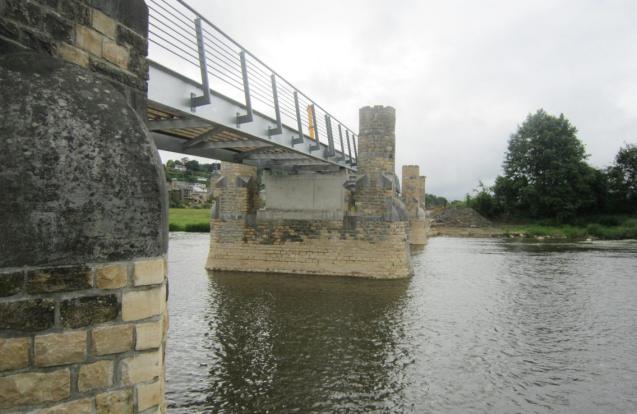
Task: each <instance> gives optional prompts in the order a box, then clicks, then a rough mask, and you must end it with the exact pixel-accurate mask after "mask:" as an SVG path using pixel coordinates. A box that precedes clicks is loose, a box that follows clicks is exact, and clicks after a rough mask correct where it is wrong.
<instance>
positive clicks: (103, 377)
mask: <svg viewBox="0 0 637 414" xmlns="http://www.w3.org/2000/svg"><path fill="white" fill-rule="evenodd" d="M111 385H113V361H97V362H93V363H92V364H86V365H82V366H81V367H80V371H79V374H78V377H77V388H78V390H79V391H80V392H84V391H87V390H91V389H96V388H106V387H110V386H111Z"/></svg>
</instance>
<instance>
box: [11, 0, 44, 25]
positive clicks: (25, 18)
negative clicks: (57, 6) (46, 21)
mask: <svg viewBox="0 0 637 414" xmlns="http://www.w3.org/2000/svg"><path fill="white" fill-rule="evenodd" d="M2 5H3V6H4V7H3V15H4V16H6V17H8V18H9V19H11V20H15V21H16V22H18V23H21V24H23V25H25V26H29V27H33V28H37V27H39V26H40V24H41V22H42V9H41V8H40V7H38V6H37V5H35V4H32V3H27V2H26V1H24V0H5V1H4V2H2Z"/></svg>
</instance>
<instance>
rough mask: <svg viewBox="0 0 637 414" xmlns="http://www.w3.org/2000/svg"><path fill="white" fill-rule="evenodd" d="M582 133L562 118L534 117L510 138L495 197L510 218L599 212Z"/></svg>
mask: <svg viewBox="0 0 637 414" xmlns="http://www.w3.org/2000/svg"><path fill="white" fill-rule="evenodd" d="M576 134H577V129H576V128H575V127H574V126H573V125H572V124H571V123H570V122H569V121H568V120H567V119H566V118H565V117H564V115H562V114H560V116H559V117H556V116H552V115H549V114H547V113H546V112H545V111H544V110H543V109H540V110H539V111H537V112H536V113H535V114H529V115H528V117H527V118H526V120H525V121H524V123H523V124H522V125H521V126H520V127H519V128H518V130H517V132H516V133H515V134H513V135H512V136H511V138H510V140H509V146H508V150H507V153H506V155H505V160H504V165H503V166H504V176H503V177H498V179H497V180H496V184H495V187H494V191H495V197H496V199H497V201H498V203H499V204H500V205H502V206H503V208H504V210H505V211H506V212H507V213H508V214H509V215H523V216H529V217H553V218H557V219H558V220H568V219H570V218H572V217H574V216H575V215H576V214H578V213H581V212H590V211H592V210H594V207H595V205H596V200H595V197H594V194H593V191H592V183H593V182H594V180H595V170H594V169H593V168H591V167H590V166H588V164H586V161H585V160H586V157H587V155H586V153H585V150H584V145H583V144H582V142H581V141H580V140H579V139H578V138H577V135H576Z"/></svg>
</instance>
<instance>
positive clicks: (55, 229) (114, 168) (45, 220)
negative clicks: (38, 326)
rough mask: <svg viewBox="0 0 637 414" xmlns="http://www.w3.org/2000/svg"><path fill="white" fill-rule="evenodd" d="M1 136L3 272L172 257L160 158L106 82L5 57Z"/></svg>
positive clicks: (50, 64)
mask: <svg viewBox="0 0 637 414" xmlns="http://www.w3.org/2000/svg"><path fill="white" fill-rule="evenodd" d="M122 3H124V2H122ZM132 3H141V4H143V1H135V2H132ZM123 7H128V6H123ZM143 7H145V6H143ZM26 113H28V114H30V116H28V117H26V116H24V114H26ZM0 129H1V130H2V136H3V151H2V152H0V165H2V166H3V171H4V172H5V173H3V174H1V175H0V188H2V189H3V194H4V196H1V197H0V211H3V212H4V213H5V214H1V215H0V228H2V229H3V231H2V232H0V251H1V252H2V255H0V268H2V267H20V266H23V265H31V266H37V265H49V266H50V265H56V264H67V265H68V264H82V263H87V262H105V261H110V262H112V261H117V260H129V259H131V258H133V257H155V256H161V255H162V254H163V253H164V252H165V251H166V240H167V225H166V205H165V203H166V198H165V189H164V178H163V171H162V169H161V164H160V162H159V157H158V154H157V150H156V148H155V146H154V144H153V143H152V140H151V139H150V137H149V134H148V132H147V130H146V128H145V127H144V125H143V123H142V121H141V120H140V119H139V118H138V117H137V115H136V114H135V112H134V111H133V110H132V109H131V108H130V107H129V106H128V104H127V102H126V99H125V97H124V96H122V95H121V94H120V93H119V92H117V91H116V90H115V89H114V88H113V86H111V84H110V83H109V82H106V81H103V80H101V79H99V78H98V77H97V76H95V75H94V74H91V73H89V72H87V71H85V70H83V69H82V68H80V67H78V66H76V65H72V64H67V63H64V62H62V61H59V60H57V59H54V58H51V57H47V56H42V55H36V54H32V53H17V54H12V55H4V56H1V57H0ZM131 177H134V179H131ZM0 324H2V322H0Z"/></svg>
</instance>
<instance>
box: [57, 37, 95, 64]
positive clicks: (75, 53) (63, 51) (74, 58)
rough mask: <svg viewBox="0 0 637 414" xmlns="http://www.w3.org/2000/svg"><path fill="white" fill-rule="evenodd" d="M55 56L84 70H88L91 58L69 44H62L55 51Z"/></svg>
mask: <svg viewBox="0 0 637 414" xmlns="http://www.w3.org/2000/svg"><path fill="white" fill-rule="evenodd" d="M55 54H56V55H57V56H58V57H59V58H61V59H64V60H66V61H67V62H71V63H74V64H76V65H78V66H81V67H83V68H88V62H89V58H88V55H87V54H86V52H84V51H83V50H80V49H78V48H76V47H74V46H71V45H69V44H67V43H60V44H59V45H58V47H57V49H56V50H55Z"/></svg>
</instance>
